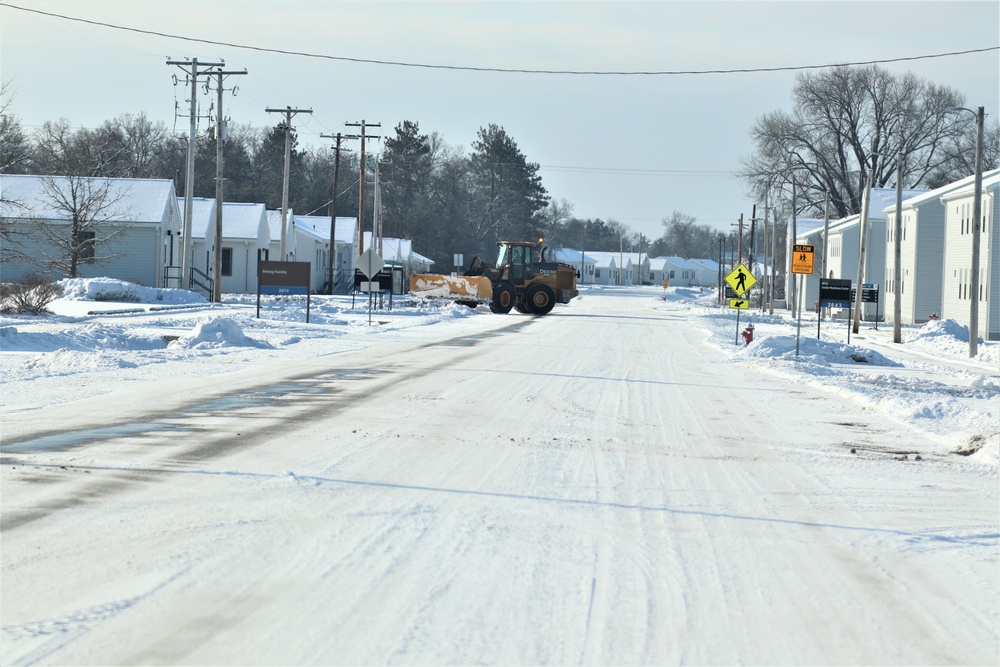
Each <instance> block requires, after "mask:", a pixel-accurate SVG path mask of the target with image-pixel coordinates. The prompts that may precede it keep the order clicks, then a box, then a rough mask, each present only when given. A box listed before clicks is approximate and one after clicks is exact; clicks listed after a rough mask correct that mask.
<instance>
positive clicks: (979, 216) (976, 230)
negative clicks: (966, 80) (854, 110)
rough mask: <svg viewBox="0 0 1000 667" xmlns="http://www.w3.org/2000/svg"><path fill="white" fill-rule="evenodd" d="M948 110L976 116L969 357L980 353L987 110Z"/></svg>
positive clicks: (961, 108)
mask: <svg viewBox="0 0 1000 667" xmlns="http://www.w3.org/2000/svg"><path fill="white" fill-rule="evenodd" d="M947 111H968V112H969V113H971V114H972V115H973V116H975V117H976V167H975V169H976V175H975V186H974V190H973V193H974V194H973V195H972V197H973V202H972V266H971V268H970V271H971V273H972V275H971V276H969V292H970V294H969V298H970V306H969V308H970V310H969V358H970V359H972V358H973V357H975V356H976V355H978V354H979V300H980V296H979V245H980V242H981V238H982V231H983V123H984V121H985V117H986V112H985V110H984V109H983V107H977V109H976V111H973V110H972V109H966V108H965V107H948V109H947Z"/></svg>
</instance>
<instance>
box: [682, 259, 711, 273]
mask: <svg viewBox="0 0 1000 667" xmlns="http://www.w3.org/2000/svg"><path fill="white" fill-rule="evenodd" d="M688 261H689V262H691V263H692V264H696V265H697V266H699V267H701V268H703V269H708V270H710V271H718V270H719V263H718V262H716V261H715V260H713V259H689V260H688Z"/></svg>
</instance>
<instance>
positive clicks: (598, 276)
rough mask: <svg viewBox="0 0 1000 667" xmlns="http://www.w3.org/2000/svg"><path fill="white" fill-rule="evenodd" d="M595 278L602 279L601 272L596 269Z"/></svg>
mask: <svg viewBox="0 0 1000 667" xmlns="http://www.w3.org/2000/svg"><path fill="white" fill-rule="evenodd" d="M594 277H595V278H600V277H601V270H600V269H594Z"/></svg>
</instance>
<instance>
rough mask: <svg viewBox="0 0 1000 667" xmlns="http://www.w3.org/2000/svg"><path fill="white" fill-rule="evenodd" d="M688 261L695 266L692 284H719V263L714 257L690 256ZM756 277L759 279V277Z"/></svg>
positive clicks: (705, 285)
mask: <svg viewBox="0 0 1000 667" xmlns="http://www.w3.org/2000/svg"><path fill="white" fill-rule="evenodd" d="M688 263H689V264H691V265H692V266H694V267H695V274H694V279H693V280H692V281H691V284H692V285H699V286H701V287H717V286H718V285H719V263H718V262H716V261H715V260H714V259H696V258H692V259H689V260H688ZM757 279H758V280H760V278H759V277H758V278H757Z"/></svg>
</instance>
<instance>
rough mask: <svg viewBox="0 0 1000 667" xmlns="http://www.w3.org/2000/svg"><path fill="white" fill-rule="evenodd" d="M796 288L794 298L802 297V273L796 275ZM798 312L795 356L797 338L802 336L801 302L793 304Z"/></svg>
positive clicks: (797, 343)
mask: <svg viewBox="0 0 1000 667" xmlns="http://www.w3.org/2000/svg"><path fill="white" fill-rule="evenodd" d="M798 279H799V280H798V283H799V284H798V285H797V287H798V289H796V291H795V295H796V298H802V275H801V274H799V276H798ZM795 305H796V306H797V310H798V313H799V321H798V325H797V326H796V328H795V356H796V357H797V356H799V338H800V337H801V336H802V303H797V304H795Z"/></svg>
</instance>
